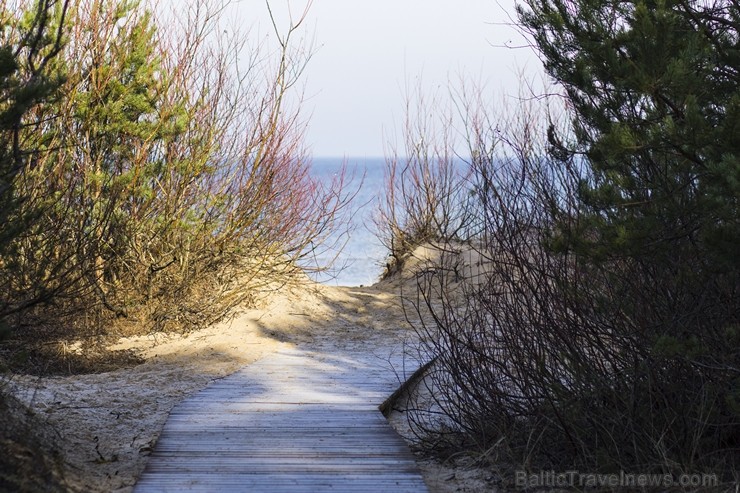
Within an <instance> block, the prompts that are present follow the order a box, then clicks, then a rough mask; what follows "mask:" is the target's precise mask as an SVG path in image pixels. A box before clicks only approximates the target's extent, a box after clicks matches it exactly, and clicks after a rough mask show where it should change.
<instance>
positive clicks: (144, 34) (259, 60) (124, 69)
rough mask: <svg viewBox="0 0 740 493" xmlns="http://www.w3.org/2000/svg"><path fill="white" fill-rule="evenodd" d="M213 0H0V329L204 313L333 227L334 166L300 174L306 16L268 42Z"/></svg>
mask: <svg viewBox="0 0 740 493" xmlns="http://www.w3.org/2000/svg"><path fill="white" fill-rule="evenodd" d="M153 5H154V4H153ZM225 8H226V6H224V5H221V4H220V3H214V2H193V3H191V4H190V5H189V6H187V7H185V8H183V7H182V6H179V7H178V10H177V11H175V12H172V13H168V14H165V13H162V12H159V13H157V12H155V11H153V10H152V9H150V8H148V7H147V6H146V5H145V4H143V3H141V2H139V1H130V0H102V1H95V2H86V1H81V0H67V1H64V2H61V1H56V2H55V1H39V2H22V1H21V2H3V3H2V5H0V19H1V22H2V27H3V30H2V36H3V38H2V50H0V53H1V54H2V57H0V71H1V72H0V77H2V87H1V89H2V90H3V91H4V99H3V108H2V110H3V119H2V127H1V128H0V131H1V132H2V136H1V139H2V140H0V143H1V144H2V151H1V152H0V159H1V160H2V162H1V163H0V166H1V167H2V172H3V175H2V179H3V182H2V186H3V190H2V201H3V206H4V207H3V219H4V220H3V222H2V225H1V226H0V228H1V230H0V238H1V240H0V241H1V244H0V246H1V247H2V248H1V249H0V284H1V285H2V286H3V287H4V289H3V290H2V293H0V318H2V320H3V321H4V323H5V324H6V326H10V327H16V328H17V327H20V326H22V325H23V324H24V320H29V319H31V318H32V319H33V323H34V324H37V325H39V324H40V325H45V324H46V325H49V324H48V322H55V323H54V324H53V325H55V326H57V327H59V326H61V325H62V324H63V325H64V326H65V327H67V328H68V329H69V328H72V329H73V334H76V335H81V334H82V335H84V332H83V333H80V330H82V329H83V328H86V327H87V328H89V327H99V326H101V325H102V323H103V322H105V321H110V320H113V319H118V320H119V321H121V322H120V323H119V324H118V325H119V326H131V327H134V328H136V330H142V329H145V330H153V329H177V330H183V329H189V328H192V327H195V326H200V325H202V324H206V323H209V322H211V321H213V320H215V319H217V318H219V317H220V316H222V315H223V314H224V313H225V312H226V311H227V310H228V309H229V308H231V307H233V306H235V305H236V304H238V303H240V302H243V301H245V300H247V299H249V297H250V296H251V295H252V294H254V292H255V290H256V289H258V288H259V287H260V286H261V285H265V284H267V283H273V282H280V281H281V280H283V281H284V280H285V279H287V278H289V277H290V275H291V274H292V273H295V272H296V271H297V270H298V269H299V266H300V265H301V259H302V258H304V257H305V256H306V255H307V254H308V253H309V251H310V249H311V248H312V247H313V245H315V244H316V243H318V242H319V240H320V239H321V237H322V236H323V235H325V234H326V233H327V231H328V229H329V228H330V227H331V226H332V224H333V222H334V221H335V219H336V217H337V216H336V213H337V212H338V211H339V209H341V206H342V205H343V201H344V197H343V196H342V194H341V178H340V179H339V180H337V181H336V182H335V183H331V184H322V183H320V182H318V181H315V180H313V179H312V178H311V177H310V176H309V175H308V166H309V163H308V160H307V157H306V155H305V153H304V150H303V148H302V142H301V132H302V123H301V119H300V116H299V113H298V107H299V105H298V104H297V103H296V102H295V100H296V97H295V96H298V94H294V91H293V87H294V85H295V84H296V82H297V81H298V78H299V77H300V75H301V71H302V67H303V64H304V63H305V60H306V58H307V56H306V55H307V54H306V53H305V52H302V51H301V50H300V49H297V48H294V47H293V45H294V42H295V39H294V38H295V37H296V36H298V35H299V29H300V28H301V21H302V19H296V20H295V21H291V24H290V25H289V26H288V27H287V29H286V30H285V32H284V33H278V32H276V35H277V36H278V38H279V39H278V41H279V42H278V43H276V45H277V49H276V51H275V49H274V48H273V47H271V46H269V45H267V44H264V43H263V42H260V43H258V44H254V43H253V42H252V40H251V39H249V38H246V37H244V36H243V35H241V34H239V33H234V32H233V30H231V29H230V27H231V26H225V25H224V24H223V23H222V20H221V16H222V15H223V13H224V12H225V10H224V9H225ZM165 17H166V18H167V24H166V27H165V26H164V24H163V23H162V22H163V21H160V18H162V19H164V18H165ZM227 27H228V28H229V29H227ZM276 31H277V28H276ZM268 50H273V53H272V54H271V53H268ZM64 317H69V318H64ZM62 320H63V321H62ZM123 321H125V323H124V322H123Z"/></svg>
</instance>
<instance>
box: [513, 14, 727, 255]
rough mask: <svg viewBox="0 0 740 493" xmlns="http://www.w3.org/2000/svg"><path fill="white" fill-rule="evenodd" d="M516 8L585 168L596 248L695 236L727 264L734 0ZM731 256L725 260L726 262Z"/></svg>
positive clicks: (668, 251)
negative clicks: (571, 117)
mask: <svg viewBox="0 0 740 493" xmlns="http://www.w3.org/2000/svg"><path fill="white" fill-rule="evenodd" d="M527 4H528V5H529V7H530V10H524V9H520V14H521V19H522V21H523V23H524V25H525V27H526V28H527V29H528V30H529V31H530V32H531V33H532V34H533V36H534V39H535V41H536V44H537V47H538V49H539V50H540V52H541V54H542V57H543V59H544V62H545V67H546V70H547V71H548V73H549V74H550V75H551V76H552V77H553V78H554V79H555V80H556V81H557V82H559V83H560V84H562V85H563V87H564V88H565V90H566V93H567V96H568V100H569V103H570V104H572V106H573V109H574V112H575V114H576V115H577V116H576V122H575V130H576V132H575V135H576V140H577V147H576V148H575V149H574V151H575V152H579V153H583V154H585V158H586V161H587V162H588V164H589V165H590V167H591V170H592V172H593V174H592V179H591V180H589V181H588V182H584V183H583V185H582V190H581V192H582V193H581V199H582V202H583V204H584V206H585V208H586V210H588V211H590V213H591V214H590V216H589V221H588V222H587V225H586V228H587V229H590V230H591V231H594V230H596V231H598V232H599V235H598V239H597V240H596V241H593V240H594V239H593V237H592V238H591V240H590V241H586V240H585V238H584V237H583V236H582V237H581V238H580V239H581V240H582V245H581V247H582V250H583V253H584V254H588V255H591V256H594V257H600V256H601V257H614V256H635V255H638V256H639V255H643V254H649V255H651V256H653V257H661V256H673V255H675V253H676V252H675V249H676V248H682V247H683V245H685V244H689V243H692V244H696V243H697V242H699V243H701V245H702V247H703V248H704V250H703V253H704V255H705V258H706V259H707V260H708V263H709V264H713V267H714V268H717V269H720V268H721V269H727V268H732V269H737V257H736V256H735V255H734V250H735V248H736V245H737V243H738V239H740V226H739V224H738V197H740V49H739V48H740V44H739V43H740V39H739V36H738V27H739V26H740V9H739V8H738V5H737V3H736V2H727V1H719V2H713V3H704V2H688V1H678V0H665V1H663V0H661V1H638V2H616V1H592V0H578V1H563V0H545V1H539V0H529V1H528V2H527ZM731 264H732V265H731Z"/></svg>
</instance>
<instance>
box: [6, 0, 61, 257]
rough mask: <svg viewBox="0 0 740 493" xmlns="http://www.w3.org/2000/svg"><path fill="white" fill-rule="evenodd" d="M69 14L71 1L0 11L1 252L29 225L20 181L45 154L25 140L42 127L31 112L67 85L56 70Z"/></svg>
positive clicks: (50, 1) (36, 4) (44, 3)
mask: <svg viewBox="0 0 740 493" xmlns="http://www.w3.org/2000/svg"><path fill="white" fill-rule="evenodd" d="M67 9H68V2H67V1H64V2H59V1H54V0H45V1H38V2H35V4H34V5H31V6H29V7H28V8H27V10H26V11H23V12H20V13H16V12H10V11H5V10H3V11H2V12H0V28H1V29H2V35H1V38H0V251H2V249H3V248H4V247H5V246H6V245H7V244H8V243H9V242H11V241H12V240H13V239H14V238H15V237H17V236H18V235H19V234H21V233H22V232H23V230H24V229H25V227H26V225H27V223H28V221H29V220H30V218H28V217H26V216H24V215H19V212H20V208H21V204H22V203H23V202H24V201H25V200H26V199H27V197H24V196H18V195H17V194H16V187H15V181H16V178H17V177H18V175H19V174H21V173H23V172H24V169H25V168H26V167H27V166H28V165H29V163H31V162H32V161H33V159H34V158H35V157H36V156H37V154H38V153H39V152H42V149H39V148H36V147H34V146H33V143H29V142H27V141H26V140H25V139H23V138H22V135H23V134H24V133H29V132H33V131H34V128H35V127H37V126H38V125H39V122H38V121H34V119H32V118H29V117H28V116H29V112H30V110H31V109H33V108H34V107H36V106H38V105H39V104H41V103H44V102H47V101H50V100H52V99H53V98H54V96H55V93H56V91H57V90H58V89H59V87H60V86H61V84H62V83H63V80H64V79H63V76H62V75H61V74H59V73H57V72H56V71H54V70H52V69H51V66H52V65H53V63H54V62H55V60H56V59H57V57H58V56H59V54H60V52H61V50H62V47H63V37H62V32H61V30H60V29H59V26H61V25H63V24H64V18H65V15H66V12H67Z"/></svg>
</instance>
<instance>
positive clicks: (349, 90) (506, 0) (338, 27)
mask: <svg viewBox="0 0 740 493" xmlns="http://www.w3.org/2000/svg"><path fill="white" fill-rule="evenodd" d="M513 3H514V2H513V0H502V1H499V2H497V1H496V0H374V1H372V2H370V1H363V2H360V1H355V0H314V2H313V5H312V7H311V9H310V13H309V18H308V20H307V23H306V26H305V27H306V29H307V33H308V34H309V35H310V36H312V37H313V39H314V46H315V53H314V55H313V58H312V59H311V60H310V62H309V64H308V66H307V69H306V72H305V74H304V77H305V79H304V82H305V96H306V101H305V105H304V111H305V113H306V115H307V116H309V115H310V125H309V128H308V132H307V136H306V137H307V144H308V145H309V148H310V149H311V150H312V152H313V154H314V155H315V156H352V157H371V156H382V155H383V154H384V149H385V148H386V147H387V144H388V142H391V141H393V139H394V135H395V133H396V131H397V130H398V129H399V128H400V127H401V122H402V119H403V114H404V111H403V105H404V94H405V89H404V87H406V86H408V85H409V84H410V85H413V84H414V81H415V80H416V78H418V77H421V79H422V82H423V84H424V85H425V86H426V87H429V88H432V87H437V86H442V87H443V88H445V87H447V85H448V81H450V80H455V79H458V78H459V76H460V74H464V75H465V76H466V77H471V78H474V79H477V80H480V81H483V82H484V83H485V84H486V87H487V90H488V91H489V92H490V93H501V94H503V93H509V94H512V95H513V94H516V93H517V85H518V80H519V77H518V75H517V72H518V71H521V70H526V71H527V72H528V73H533V72H536V71H537V70H539V63H538V61H537V60H536V58H535V57H534V55H533V54H532V53H531V51H529V50H511V49H507V48H504V47H502V46H501V45H503V44H505V43H506V42H508V41H510V42H513V43H514V44H518V43H521V41H522V40H521V37H519V36H518V34H517V33H516V31H515V30H514V29H513V28H511V27H508V26H505V25H502V24H503V23H506V22H509V21H510V19H509V18H508V17H507V14H508V15H509V16H511V17H512V18H513V17H514V16H515V12H514V7H513ZM238 5H239V7H238V15H239V16H240V17H241V16H244V19H245V22H246V23H249V22H254V21H253V18H254V17H255V15H257V12H261V13H262V15H264V13H265V12H266V7H265V4H264V1H262V2H260V1H259V0H242V1H241V2H238ZM271 5H272V7H273V10H274V11H275V12H276V14H277V15H278V19H279V20H282V21H283V22H285V17H283V16H284V15H285V11H286V7H287V6H288V5H290V7H291V10H292V11H293V13H294V14H295V15H298V13H299V12H300V11H302V10H303V8H304V6H305V5H306V0H302V1H294V0H272V1H271ZM256 9H261V10H259V11H256ZM262 22H263V23H264V22H265V21H264V17H263V20H262ZM260 30H261V31H262V30H263V27H260Z"/></svg>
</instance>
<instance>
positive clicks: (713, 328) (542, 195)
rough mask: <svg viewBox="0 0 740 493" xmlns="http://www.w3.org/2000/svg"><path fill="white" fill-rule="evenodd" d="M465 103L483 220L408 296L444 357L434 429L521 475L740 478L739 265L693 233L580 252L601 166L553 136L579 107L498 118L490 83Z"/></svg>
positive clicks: (424, 339) (420, 425)
mask: <svg viewBox="0 0 740 493" xmlns="http://www.w3.org/2000/svg"><path fill="white" fill-rule="evenodd" d="M469 101H470V100H469ZM463 107H465V108H466V111H468V112H469V113H468V114H469V115H470V116H469V118H468V119H467V121H468V122H471V123H472V126H471V127H470V128H469V135H470V136H472V138H469V142H470V144H471V149H470V151H471V156H472V158H471V167H472V170H473V172H472V177H471V183H473V184H474V189H475V195H474V205H472V206H471V207H470V208H469V209H468V210H469V211H470V212H471V214H473V215H474V216H475V217H474V218H472V219H469V220H468V222H470V223H475V224H477V225H479V229H477V230H475V231H476V233H475V234H474V235H472V236H471V237H470V238H468V240H469V241H468V245H467V246H464V248H463V246H461V245H459V244H457V245H456V244H451V245H448V246H446V247H445V248H444V249H443V250H442V254H441V259H440V261H439V263H438V264H437V265H434V266H431V267H430V268H429V269H427V270H425V271H423V272H422V273H421V274H420V275H419V282H418V290H417V293H416V294H413V295H407V296H406V299H405V303H406V305H407V308H408V313H409V314H410V315H411V316H410V321H411V322H412V323H413V324H414V325H415V327H416V329H417V332H418V334H419V339H420V341H421V343H420V347H419V353H420V357H421V358H422V359H423V360H424V361H430V360H434V361H435V363H434V365H433V366H432V367H431V369H430V370H429V372H428V376H427V378H426V380H425V383H423V384H421V385H422V386H421V387H420V390H419V391H418V392H417V393H416V398H415V400H412V402H411V403H410V404H409V407H410V411H411V412H410V413H409V416H410V420H411V423H412V427H413V429H414V430H415V432H416V434H417V438H418V439H419V441H420V444H421V445H422V446H424V447H425V448H427V449H435V450H437V451H444V453H448V454H450V453H459V451H460V450H463V451H467V453H471V454H473V455H475V456H477V457H479V458H480V459H481V460H482V461H483V462H484V463H485V464H487V465H489V466H491V467H499V468H501V469H502V472H505V473H509V474H507V476H509V477H511V474H510V473H511V472H512V471H513V470H514V469H520V470H522V469H523V470H529V471H539V470H542V469H555V470H559V471H566V470H572V469H580V470H582V471H602V472H619V471H644V472H659V473H669V474H674V475H678V474H682V473H689V472H692V473H693V472H707V473H717V474H718V475H719V476H720V477H722V478H723V479H724V480H736V478H733V476H732V475H733V471H736V470H737V467H738V464H737V457H738V454H737V451H738V449H739V448H740V421H739V420H738V412H737V406H736V395H737V382H738V380H737V379H738V375H740V374H739V373H738V372H739V371H740V360H739V359H738V358H739V357H740V353H739V352H738V351H737V347H738V346H737V331H736V328H737V313H738V312H737V306H738V298H737V290H736V287H737V282H736V281H737V279H733V278H732V276H731V275H729V274H728V275H725V274H723V273H721V272H717V271H716V270H712V268H711V266H710V265H708V264H707V262H706V257H705V256H704V255H703V251H702V248H701V247H699V246H697V247H695V248H692V247H690V246H687V245H686V244H684V243H676V248H675V250H674V257H673V258H671V259H670V261H668V262H667V263H662V262H661V263H659V262H656V261H655V259H651V258H636V257H630V256H627V255H624V256H621V257H610V258H608V259H601V260H599V261H595V260H594V258H593V257H589V256H584V255H583V254H579V253H578V252H577V251H576V250H575V249H573V248H571V247H570V246H569V245H571V244H572V243H571V242H572V237H576V235H580V234H584V230H583V223H584V221H583V218H584V212H583V211H582V208H581V203H580V202H579V200H578V190H579V187H580V186H581V184H582V183H583V182H584V181H588V180H591V179H592V178H591V176H590V175H589V172H588V167H587V166H585V163H584V162H583V161H579V159H578V158H573V157H571V158H569V159H565V160H563V159H558V158H557V156H558V149H557V146H558V145H564V144H562V143H559V142H557V141H555V139H552V138H551V139H550V140H549V141H548V140H546V136H547V135H548V134H549V135H550V136H551V137H552V136H553V135H555V134H560V135H568V133H567V127H566V131H562V129H563V127H562V125H563V121H564V120H561V121H554V118H553V116H552V115H553V113H552V112H550V111H543V112H541V113H538V112H537V111H536V109H537V107H536V106H527V105H523V106H522V109H521V110H520V112H518V113H516V114H515V115H516V116H515V117H513V118H508V119H507V118H506V117H503V118H501V119H498V120H495V121H493V120H489V119H488V117H487V116H486V115H485V114H484V113H483V109H482V108H483V107H482V106H480V105H479V104H478V103H477V102H476V100H475V99H473V100H472V104H468V105H467V106H465V105H463ZM492 123H495V124H492ZM566 124H567V122H566ZM558 129H559V130H560V131H556V130H558ZM548 147H549V148H548ZM585 234H589V235H591V236H592V237H596V236H598V235H599V231H598V230H596V229H592V230H587V231H585ZM471 259H472V262H471ZM679 334H683V335H684V337H682V338H681V337H677V335H679ZM494 464H495V466H494Z"/></svg>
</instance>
